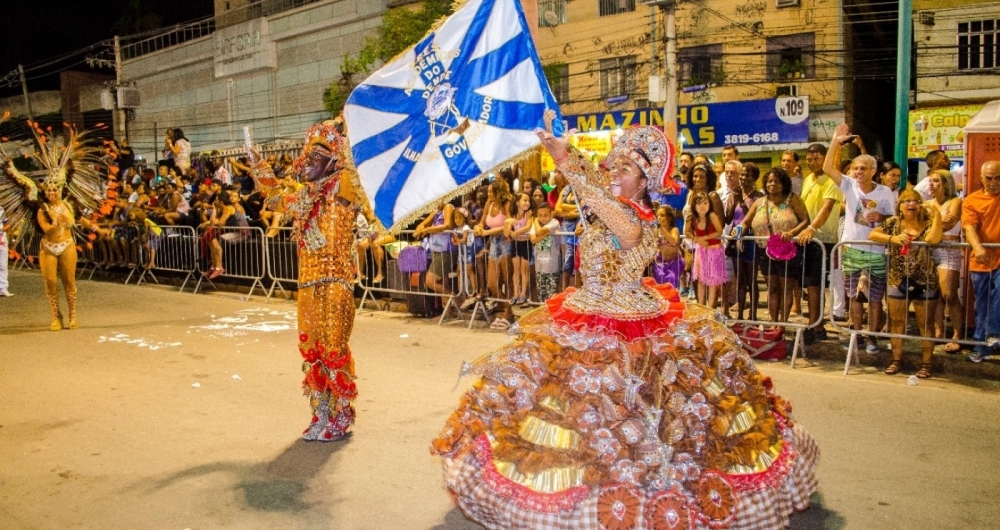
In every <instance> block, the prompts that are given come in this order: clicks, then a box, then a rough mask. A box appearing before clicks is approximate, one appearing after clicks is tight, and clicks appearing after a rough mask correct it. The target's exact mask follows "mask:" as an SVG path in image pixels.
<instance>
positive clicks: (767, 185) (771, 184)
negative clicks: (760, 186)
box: [764, 173, 785, 197]
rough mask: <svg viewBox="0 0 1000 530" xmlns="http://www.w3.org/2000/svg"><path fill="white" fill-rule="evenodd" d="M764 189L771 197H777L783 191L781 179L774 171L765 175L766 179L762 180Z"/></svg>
mask: <svg viewBox="0 0 1000 530" xmlns="http://www.w3.org/2000/svg"><path fill="white" fill-rule="evenodd" d="M764 189H765V190H767V194H768V195H770V196H772V197H778V196H780V195H782V194H783V193H784V191H785V190H784V189H782V186H781V179H779V178H778V176H777V175H775V174H774V173H772V174H770V175H768V176H767V181H766V182H764Z"/></svg>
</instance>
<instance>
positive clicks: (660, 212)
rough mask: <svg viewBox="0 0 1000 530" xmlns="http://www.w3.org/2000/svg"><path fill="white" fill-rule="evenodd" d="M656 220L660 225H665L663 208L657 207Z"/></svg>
mask: <svg viewBox="0 0 1000 530" xmlns="http://www.w3.org/2000/svg"><path fill="white" fill-rule="evenodd" d="M656 220H657V222H659V223H660V226H667V210H666V209H664V208H659V209H657V210H656Z"/></svg>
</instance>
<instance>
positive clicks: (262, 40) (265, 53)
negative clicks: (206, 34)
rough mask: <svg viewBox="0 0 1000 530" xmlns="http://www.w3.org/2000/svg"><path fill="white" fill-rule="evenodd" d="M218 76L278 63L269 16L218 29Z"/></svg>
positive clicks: (216, 57)
mask: <svg viewBox="0 0 1000 530" xmlns="http://www.w3.org/2000/svg"><path fill="white" fill-rule="evenodd" d="M214 37H215V77H228V76H231V75H236V74H242V73H245V72H252V71H254V70H260V69H263V68H272V69H273V68H277V67H278V52H277V48H276V46H275V45H274V41H273V40H271V31H270V27H269V26H268V23H267V19H266V18H258V19H254V20H251V21H249V22H243V23H242V24H236V25H234V26H227V27H225V28H222V29H219V30H217V31H216V32H215V36H214Z"/></svg>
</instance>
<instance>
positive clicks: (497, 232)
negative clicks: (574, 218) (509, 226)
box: [475, 178, 513, 329]
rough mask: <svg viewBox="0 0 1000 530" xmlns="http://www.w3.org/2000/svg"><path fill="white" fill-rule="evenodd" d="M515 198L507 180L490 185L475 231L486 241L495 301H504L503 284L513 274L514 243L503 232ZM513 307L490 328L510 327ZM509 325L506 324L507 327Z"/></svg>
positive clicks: (489, 282) (488, 275)
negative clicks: (511, 256) (511, 254)
mask: <svg viewBox="0 0 1000 530" xmlns="http://www.w3.org/2000/svg"><path fill="white" fill-rule="evenodd" d="M511 201H512V197H511V194H510V188H509V187H508V186H507V181H506V180H505V179H503V178H498V179H496V180H494V181H493V183H492V184H491V185H490V190H489V195H488V197H487V200H486V207H485V208H483V218H482V219H480V220H479V225H477V226H476V228H475V234H476V237H483V238H486V246H487V248H488V257H487V260H486V288H487V291H488V292H489V295H490V297H491V298H500V294H501V293H500V288H501V281H503V284H504V286H505V287H506V286H507V285H509V283H508V282H507V278H508V274H509V271H510V252H511V245H510V240H509V239H507V237H506V236H504V234H503V231H504V227H505V226H506V223H507V216H508V215H509V214H510V203H511ZM495 307H496V306H495V304H487V309H493V308H495ZM512 316H513V315H512V314H511V311H510V308H507V309H506V310H505V311H504V314H503V315H501V316H499V317H497V319H496V320H495V321H494V322H493V325H492V326H490V327H496V328H498V329H499V328H500V327H502V326H503V329H507V328H509V327H510V318H511V317H512ZM505 324H506V325H505Z"/></svg>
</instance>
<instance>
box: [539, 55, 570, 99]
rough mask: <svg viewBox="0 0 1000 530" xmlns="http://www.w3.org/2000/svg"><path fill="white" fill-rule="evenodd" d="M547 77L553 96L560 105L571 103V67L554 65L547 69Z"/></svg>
mask: <svg viewBox="0 0 1000 530" xmlns="http://www.w3.org/2000/svg"><path fill="white" fill-rule="evenodd" d="M545 76H546V77H547V78H548V80H549V88H551V89H552V95H553V96H555V98H556V101H557V102H559V103H566V102H567V101H569V65H568V64H553V65H551V66H546V67H545Z"/></svg>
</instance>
